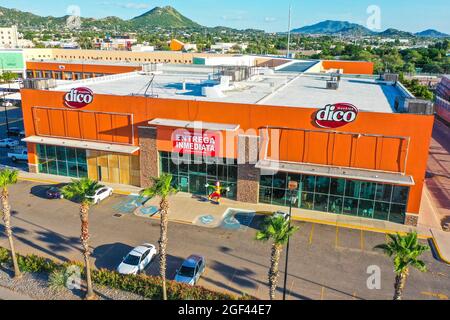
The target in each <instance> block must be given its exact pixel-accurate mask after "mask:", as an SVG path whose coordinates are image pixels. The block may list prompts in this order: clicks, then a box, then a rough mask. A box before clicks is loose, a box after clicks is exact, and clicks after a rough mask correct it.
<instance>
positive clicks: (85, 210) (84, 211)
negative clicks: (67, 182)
mask: <svg viewBox="0 0 450 320" xmlns="http://www.w3.org/2000/svg"><path fill="white" fill-rule="evenodd" d="M80 219H81V237H80V240H81V247H82V249H83V257H84V263H85V266H86V284H87V292H86V299H87V300H92V299H94V298H95V293H94V290H93V288H92V280H91V268H90V263H89V256H90V254H91V253H90V249H89V205H88V204H85V203H83V204H82V205H81V207H80Z"/></svg>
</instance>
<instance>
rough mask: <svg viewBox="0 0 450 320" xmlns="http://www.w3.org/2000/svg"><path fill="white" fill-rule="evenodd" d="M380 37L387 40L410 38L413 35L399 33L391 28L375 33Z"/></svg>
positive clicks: (404, 32) (399, 31) (403, 32)
mask: <svg viewBox="0 0 450 320" xmlns="http://www.w3.org/2000/svg"><path fill="white" fill-rule="evenodd" d="M377 35H378V36H380V37H387V38H412V37H414V35H413V34H412V33H410V32H406V31H401V30H397V29H393V28H389V29H386V30H384V31H382V32H378V33H377Z"/></svg>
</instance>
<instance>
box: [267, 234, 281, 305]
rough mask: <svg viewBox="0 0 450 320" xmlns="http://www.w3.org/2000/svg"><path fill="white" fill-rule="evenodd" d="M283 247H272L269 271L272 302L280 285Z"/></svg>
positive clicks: (277, 245)
mask: <svg viewBox="0 0 450 320" xmlns="http://www.w3.org/2000/svg"><path fill="white" fill-rule="evenodd" d="M281 249H282V246H281V245H279V244H275V243H274V244H273V245H272V254H271V257H270V269H269V290H270V292H269V295H270V300H275V292H276V290H277V285H278V273H279V271H278V270H279V267H278V265H279V263H280V256H281Z"/></svg>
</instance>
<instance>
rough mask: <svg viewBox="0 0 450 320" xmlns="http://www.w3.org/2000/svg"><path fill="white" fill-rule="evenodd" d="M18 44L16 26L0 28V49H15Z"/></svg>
mask: <svg viewBox="0 0 450 320" xmlns="http://www.w3.org/2000/svg"><path fill="white" fill-rule="evenodd" d="M18 42H19V32H18V31H17V26H12V27H10V28H0V48H17V47H18Z"/></svg>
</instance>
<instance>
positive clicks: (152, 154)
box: [138, 127, 159, 188]
mask: <svg viewBox="0 0 450 320" xmlns="http://www.w3.org/2000/svg"><path fill="white" fill-rule="evenodd" d="M138 134H139V147H140V148H141V150H140V165H141V170H140V171H141V188H147V187H150V185H151V182H152V177H159V155H158V147H157V144H156V141H157V129H156V128H154V127H139V128H138Z"/></svg>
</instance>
